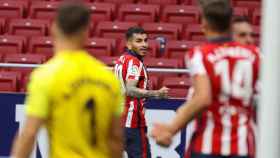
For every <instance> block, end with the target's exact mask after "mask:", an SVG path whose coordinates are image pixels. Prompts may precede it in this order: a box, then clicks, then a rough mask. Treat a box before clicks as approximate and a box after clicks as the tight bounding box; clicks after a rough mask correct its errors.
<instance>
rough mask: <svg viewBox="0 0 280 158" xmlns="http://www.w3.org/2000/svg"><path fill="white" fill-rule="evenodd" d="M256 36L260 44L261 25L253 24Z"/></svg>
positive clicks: (257, 42)
mask: <svg viewBox="0 0 280 158" xmlns="http://www.w3.org/2000/svg"><path fill="white" fill-rule="evenodd" d="M253 32H254V38H255V41H256V44H257V45H259V42H260V26H253Z"/></svg>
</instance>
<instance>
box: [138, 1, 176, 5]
mask: <svg viewBox="0 0 280 158" xmlns="http://www.w3.org/2000/svg"><path fill="white" fill-rule="evenodd" d="M143 1H145V3H148V4H159V5H167V4H177V0H143Z"/></svg>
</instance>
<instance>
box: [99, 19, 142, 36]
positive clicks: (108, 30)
mask: <svg viewBox="0 0 280 158" xmlns="http://www.w3.org/2000/svg"><path fill="white" fill-rule="evenodd" d="M132 26H137V23H135V22H116V21H115V22H111V21H105V22H100V23H98V25H97V26H96V35H97V36H99V37H106V38H119V39H122V38H125V33H126V31H127V30H128V29H129V28H130V27H132Z"/></svg>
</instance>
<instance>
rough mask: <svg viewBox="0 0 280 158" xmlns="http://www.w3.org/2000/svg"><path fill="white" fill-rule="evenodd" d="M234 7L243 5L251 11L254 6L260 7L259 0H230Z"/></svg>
mask: <svg viewBox="0 0 280 158" xmlns="http://www.w3.org/2000/svg"><path fill="white" fill-rule="evenodd" d="M232 3H233V5H234V6H235V7H245V8H248V9H250V10H251V11H253V10H254V9H255V8H260V7H261V1H260V0H232Z"/></svg>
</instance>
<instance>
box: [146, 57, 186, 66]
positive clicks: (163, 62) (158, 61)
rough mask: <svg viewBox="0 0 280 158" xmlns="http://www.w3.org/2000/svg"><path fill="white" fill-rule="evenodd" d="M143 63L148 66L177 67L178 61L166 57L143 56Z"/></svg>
mask: <svg viewBox="0 0 280 158" xmlns="http://www.w3.org/2000/svg"><path fill="white" fill-rule="evenodd" d="M144 63H145V65H146V66H147V67H150V68H179V67H180V66H181V65H180V61H179V60H177V59H166V58H145V59H144Z"/></svg>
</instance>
